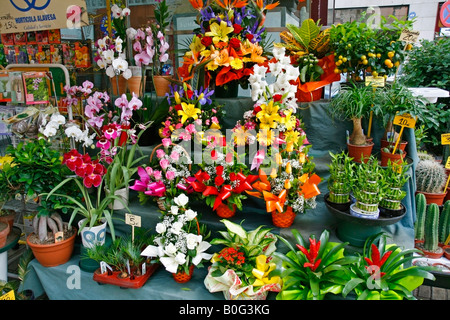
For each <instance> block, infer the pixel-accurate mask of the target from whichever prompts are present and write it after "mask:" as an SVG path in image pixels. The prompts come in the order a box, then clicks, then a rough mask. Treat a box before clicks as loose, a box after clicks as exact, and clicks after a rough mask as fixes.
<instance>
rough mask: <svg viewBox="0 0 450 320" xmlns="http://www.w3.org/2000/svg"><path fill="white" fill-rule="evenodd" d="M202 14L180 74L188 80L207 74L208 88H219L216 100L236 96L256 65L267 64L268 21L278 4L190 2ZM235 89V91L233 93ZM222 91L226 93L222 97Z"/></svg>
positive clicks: (198, 19)
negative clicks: (265, 42)
mask: <svg viewBox="0 0 450 320" xmlns="http://www.w3.org/2000/svg"><path fill="white" fill-rule="evenodd" d="M190 3H191V4H192V6H193V8H194V9H196V10H198V11H199V14H198V17H197V20H196V24H198V28H197V29H195V30H194V36H193V38H192V41H191V44H190V46H189V49H187V50H186V53H185V54H184V56H183V65H182V66H181V67H180V68H179V70H178V72H179V74H180V76H181V77H182V78H183V80H184V81H187V80H190V79H192V78H193V77H194V76H195V73H196V72H197V70H198V71H199V74H200V75H201V76H203V75H204V86H206V87H208V86H209V87H211V88H215V90H216V92H215V94H216V97H218V98H219V97H221V98H229V97H232V96H234V97H236V96H237V94H238V90H237V89H238V86H239V85H241V86H242V87H243V88H247V86H248V81H247V80H248V77H249V75H250V74H251V73H252V70H251V69H252V67H253V66H254V65H255V64H263V63H264V62H266V61H267V55H266V53H265V50H264V46H265V44H264V41H265V38H266V31H265V28H264V21H265V17H266V13H267V11H268V10H272V9H273V8H275V7H276V6H277V5H278V2H276V3H274V4H267V5H264V3H263V1H251V2H248V1H216V0H214V1H208V2H206V3H205V4H204V3H203V1H198V0H190ZM231 88H233V89H234V90H230V89H231ZM220 92H223V93H222V94H220Z"/></svg>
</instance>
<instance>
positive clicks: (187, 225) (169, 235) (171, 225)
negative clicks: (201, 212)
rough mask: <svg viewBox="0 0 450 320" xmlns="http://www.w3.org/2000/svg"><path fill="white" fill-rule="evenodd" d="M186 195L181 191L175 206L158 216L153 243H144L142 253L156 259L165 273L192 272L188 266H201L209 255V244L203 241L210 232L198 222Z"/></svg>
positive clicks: (175, 199) (175, 200)
mask: <svg viewBox="0 0 450 320" xmlns="http://www.w3.org/2000/svg"><path fill="white" fill-rule="evenodd" d="M188 203H189V198H188V197H187V196H186V195H185V194H180V195H179V196H177V197H175V198H174V205H173V206H171V208H170V210H169V211H167V212H166V213H165V214H163V215H162V216H161V222H159V223H158V224H157V225H156V228H155V230H156V233H157V234H156V235H155V238H154V241H153V242H154V244H153V245H149V246H147V247H146V248H145V249H144V250H143V251H142V253H141V255H143V256H147V257H153V258H156V259H157V260H159V262H161V263H162V264H163V265H164V267H165V268H166V270H167V271H168V272H171V273H173V274H176V273H177V272H179V271H184V272H186V273H187V274H191V275H192V272H193V269H192V267H191V266H197V267H201V266H202V262H203V261H204V260H209V259H210V258H211V257H212V255H211V254H209V253H207V252H206V250H208V248H209V247H210V246H211V244H210V243H208V242H207V241H205V240H206V239H207V238H208V236H209V234H208V233H207V231H206V227H205V226H204V225H200V224H199V222H198V220H199V217H198V216H197V212H196V211H194V210H192V209H190V208H189V205H188Z"/></svg>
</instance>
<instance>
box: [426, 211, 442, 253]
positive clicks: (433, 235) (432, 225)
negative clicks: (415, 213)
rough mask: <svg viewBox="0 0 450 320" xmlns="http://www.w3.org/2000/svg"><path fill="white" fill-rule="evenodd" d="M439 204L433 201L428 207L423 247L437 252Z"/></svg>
mask: <svg viewBox="0 0 450 320" xmlns="http://www.w3.org/2000/svg"><path fill="white" fill-rule="evenodd" d="M438 228H439V206H438V205H437V204H435V203H431V204H430V205H429V206H428V209H427V216H426V219H425V241H424V243H423V247H424V249H425V250H428V251H431V252H435V251H437V250H438V248H439V237H438Z"/></svg>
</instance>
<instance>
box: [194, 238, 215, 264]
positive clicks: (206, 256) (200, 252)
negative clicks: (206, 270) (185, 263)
mask: <svg viewBox="0 0 450 320" xmlns="http://www.w3.org/2000/svg"><path fill="white" fill-rule="evenodd" d="M209 247H211V244H210V243H208V242H206V241H202V242H200V244H199V245H198V246H197V254H196V255H195V257H194V258H193V259H192V263H193V264H194V265H198V264H199V263H200V262H202V260H210V259H211V258H212V256H213V255H212V254H210V253H206V252H205V251H206V250H208V249H209Z"/></svg>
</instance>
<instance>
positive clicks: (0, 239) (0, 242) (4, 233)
mask: <svg viewBox="0 0 450 320" xmlns="http://www.w3.org/2000/svg"><path fill="white" fill-rule="evenodd" d="M10 231H11V228H10V227H9V224H8V223H7V222H0V248H3V247H4V246H5V245H6V239H7V238H8V234H9V233H10Z"/></svg>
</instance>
